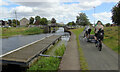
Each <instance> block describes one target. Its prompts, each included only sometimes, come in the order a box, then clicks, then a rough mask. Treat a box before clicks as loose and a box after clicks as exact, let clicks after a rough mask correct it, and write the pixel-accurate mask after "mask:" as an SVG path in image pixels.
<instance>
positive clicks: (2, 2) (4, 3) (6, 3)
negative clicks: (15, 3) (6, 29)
mask: <svg viewBox="0 0 120 72" xmlns="http://www.w3.org/2000/svg"><path fill="white" fill-rule="evenodd" d="M2 5H9V3H8V2H5V1H3V0H0V6H2Z"/></svg>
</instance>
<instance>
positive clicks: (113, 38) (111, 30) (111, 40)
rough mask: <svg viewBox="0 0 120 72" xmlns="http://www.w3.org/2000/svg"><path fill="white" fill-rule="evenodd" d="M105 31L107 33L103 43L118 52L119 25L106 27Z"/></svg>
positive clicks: (119, 47)
mask: <svg viewBox="0 0 120 72" xmlns="http://www.w3.org/2000/svg"><path fill="white" fill-rule="evenodd" d="M104 31H105V35H104V40H103V43H104V44H105V45H107V46H108V47H109V48H111V49H112V50H114V51H115V52H117V53H118V50H119V49H120V46H119V45H118V34H119V33H118V27H105V28H104ZM119 35H120V34H119Z"/></svg>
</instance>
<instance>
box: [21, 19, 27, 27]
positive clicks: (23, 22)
mask: <svg viewBox="0 0 120 72" xmlns="http://www.w3.org/2000/svg"><path fill="white" fill-rule="evenodd" d="M27 24H29V20H28V19H26V18H23V19H21V20H20V26H26V25H27Z"/></svg>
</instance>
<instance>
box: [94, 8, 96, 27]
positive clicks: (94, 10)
mask: <svg viewBox="0 0 120 72" xmlns="http://www.w3.org/2000/svg"><path fill="white" fill-rule="evenodd" d="M93 8H94V26H95V8H96V7H95V6H94V7H93Z"/></svg>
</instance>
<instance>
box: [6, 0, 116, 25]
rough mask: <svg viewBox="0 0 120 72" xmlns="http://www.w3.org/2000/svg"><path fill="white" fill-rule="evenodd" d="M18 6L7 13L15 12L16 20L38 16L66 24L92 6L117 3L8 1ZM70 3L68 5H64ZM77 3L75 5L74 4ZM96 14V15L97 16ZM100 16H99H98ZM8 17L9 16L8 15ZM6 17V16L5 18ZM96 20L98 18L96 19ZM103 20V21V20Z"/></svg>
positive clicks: (75, 0)
mask: <svg viewBox="0 0 120 72" xmlns="http://www.w3.org/2000/svg"><path fill="white" fill-rule="evenodd" d="M9 1H10V2H13V3H15V4H16V5H19V6H17V7H14V8H12V9H11V10H10V11H9V12H8V13H12V14H11V15H14V11H15V10H16V11H17V15H18V19H21V18H22V17H26V18H30V17H31V16H32V17H35V16H36V15H39V16H41V17H47V18H48V19H51V18H52V17H54V18H56V19H57V21H58V22H64V23H67V22H69V21H75V20H76V16H77V15H78V13H79V12H81V11H82V10H90V9H92V8H93V6H99V5H101V4H102V3H103V2H117V0H109V1H108V0H9ZM65 2H66V3H67V2H71V3H68V4H64V3H65ZM74 2H77V3H74ZM97 15H98V14H96V16H97ZM99 15H100V14H99ZM8 16H9V15H8ZM5 17H6V16H5ZM96 18H98V17H96ZM104 20H105V19H104Z"/></svg>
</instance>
